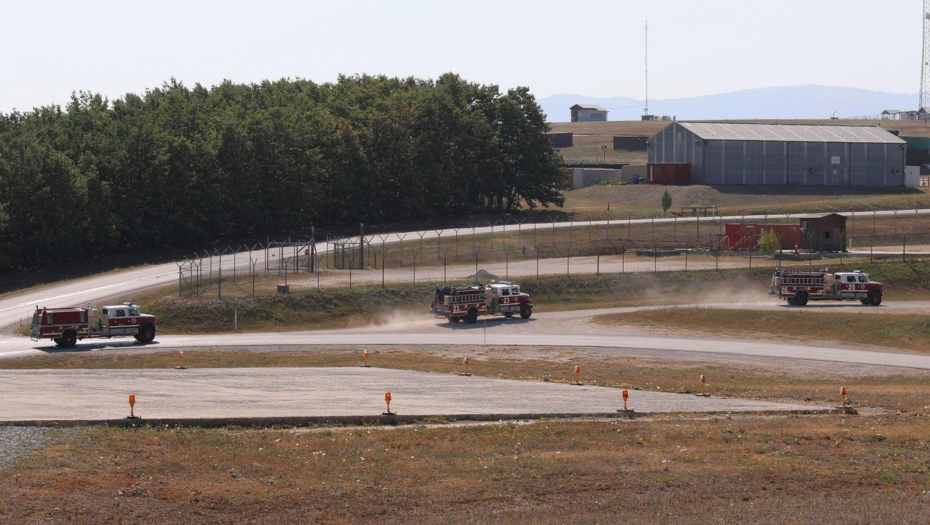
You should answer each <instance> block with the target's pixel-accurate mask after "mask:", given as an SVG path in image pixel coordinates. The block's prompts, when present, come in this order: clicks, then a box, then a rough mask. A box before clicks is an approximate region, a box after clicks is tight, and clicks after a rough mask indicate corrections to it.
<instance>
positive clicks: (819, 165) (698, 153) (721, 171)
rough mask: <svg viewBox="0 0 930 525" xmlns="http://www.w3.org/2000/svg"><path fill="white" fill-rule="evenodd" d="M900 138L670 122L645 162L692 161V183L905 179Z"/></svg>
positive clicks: (842, 129)
mask: <svg viewBox="0 0 930 525" xmlns="http://www.w3.org/2000/svg"><path fill="white" fill-rule="evenodd" d="M905 148H906V143H905V141H904V140H902V139H901V138H899V137H898V136H896V135H894V134H892V133H890V132H888V131H885V130H884V129H882V128H880V127H878V126H818V125H805V124H736V123H720V122H674V123H672V124H671V125H669V126H668V127H666V128H665V129H663V130H662V131H660V132H659V133H657V134H655V135H654V136H652V137H651V138H650V139H649V143H648V149H649V162H650V163H681V164H690V165H691V183H692V184H711V185H718V184H719V185H723V184H745V185H798V186H802V185H803V186H904V185H905V178H904V167H905V154H906V149H905Z"/></svg>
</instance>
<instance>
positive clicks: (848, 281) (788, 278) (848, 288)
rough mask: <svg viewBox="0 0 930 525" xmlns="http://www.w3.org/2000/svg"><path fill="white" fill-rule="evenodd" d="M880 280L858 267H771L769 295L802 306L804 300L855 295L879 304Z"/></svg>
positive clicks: (881, 292)
mask: <svg viewBox="0 0 930 525" xmlns="http://www.w3.org/2000/svg"><path fill="white" fill-rule="evenodd" d="M883 293H884V287H883V286H882V283H879V282H875V281H870V280H869V274H867V273H863V272H862V271H861V270H856V271H854V272H836V273H830V271H829V270H828V269H827V268H824V269H822V270H820V271H813V272H811V271H800V270H775V274H774V275H773V276H772V287H771V288H770V289H769V295H774V296H776V297H779V298H781V299H785V300H787V301H788V304H790V305H796V306H804V305H806V304H807V302H808V301H845V300H855V299H858V300H859V301H861V302H862V304H866V305H871V306H878V305H880V304H882V295H883Z"/></svg>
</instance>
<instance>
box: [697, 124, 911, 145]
mask: <svg viewBox="0 0 930 525" xmlns="http://www.w3.org/2000/svg"><path fill="white" fill-rule="evenodd" d="M679 124H681V125H682V126H684V127H685V128H686V129H688V130H689V131H691V132H692V133H694V134H695V135H697V136H699V137H701V138H702V139H704V140H762V141H783V142H855V143H868V144H904V140H902V139H901V138H900V137H898V136H896V135H894V134H892V133H889V132H888V131H885V130H884V129H882V128H880V127H878V126H812V125H807V124H736V123H732V124H731V123H723V122H679Z"/></svg>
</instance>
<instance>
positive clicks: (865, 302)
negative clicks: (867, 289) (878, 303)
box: [859, 299, 869, 304]
mask: <svg viewBox="0 0 930 525" xmlns="http://www.w3.org/2000/svg"><path fill="white" fill-rule="evenodd" d="M859 302H860V303H862V304H869V300H868V299H859Z"/></svg>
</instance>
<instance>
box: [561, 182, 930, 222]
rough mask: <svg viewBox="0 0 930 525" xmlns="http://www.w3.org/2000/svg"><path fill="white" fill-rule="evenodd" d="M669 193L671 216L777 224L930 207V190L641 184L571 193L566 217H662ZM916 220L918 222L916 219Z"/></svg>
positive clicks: (565, 209)
mask: <svg viewBox="0 0 930 525" xmlns="http://www.w3.org/2000/svg"><path fill="white" fill-rule="evenodd" d="M665 191H668V192H669V194H670V195H671V197H672V207H671V209H670V210H669V215H668V216H673V215H671V214H673V213H674V214H677V213H680V210H681V208H682V207H686V206H716V207H717V210H718V211H717V213H718V215H762V214H769V215H771V216H772V218H773V220H777V218H778V217H777V216H778V215H780V214H782V215H783V214H785V213H832V212H835V211H844V212H850V211H856V212H863V213H862V214H860V215H859V216H860V217H864V216H865V214H866V212H870V211H880V210H914V209H918V208H927V207H930V188H852V187H842V188H838V187H810V186H703V185H695V186H653V185H642V184H638V185H617V186H591V187H588V188H583V189H580V190H575V191H566V192H565V193H564V195H565V206H564V209H563V210H562V211H563V212H565V213H566V214H569V215H571V216H573V217H575V219H576V220H588V219H595V220H605V219H606V218H607V213H606V211H607V204H608V203H609V204H610V208H611V217H612V218H614V219H626V218H627V216H628V215H632V217H633V218H640V217H662V216H663V214H662V207H661V206H660V202H661V199H662V194H663V193H664V192H665ZM902 215H903V213H902ZM911 215H912V217H911V218H912V219H913V213H912V214H911ZM782 219H784V217H782ZM870 219H871V217H870ZM782 222H784V221H782ZM912 222H913V221H912ZM860 224H862V223H860ZM888 225H889V226H891V224H890V223H889V224H888ZM869 226H871V220H870V221H869ZM847 227H849V225H847ZM889 233H890V232H889Z"/></svg>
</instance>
